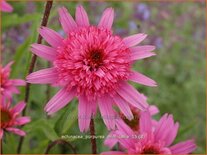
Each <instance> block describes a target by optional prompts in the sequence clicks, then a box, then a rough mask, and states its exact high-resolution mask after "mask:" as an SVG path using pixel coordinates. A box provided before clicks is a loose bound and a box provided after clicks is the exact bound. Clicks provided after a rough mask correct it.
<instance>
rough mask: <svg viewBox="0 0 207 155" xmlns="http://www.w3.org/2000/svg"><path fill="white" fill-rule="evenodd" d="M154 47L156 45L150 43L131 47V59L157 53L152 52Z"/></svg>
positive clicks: (138, 58)
mask: <svg viewBox="0 0 207 155" xmlns="http://www.w3.org/2000/svg"><path fill="white" fill-rule="evenodd" d="M154 49H155V46H150V45H146V46H136V47H131V48H130V51H131V54H130V55H131V56H130V57H131V61H134V60H140V59H144V58H148V57H151V56H154V55H156V54H155V53H153V52H151V51H153V50H154Z"/></svg>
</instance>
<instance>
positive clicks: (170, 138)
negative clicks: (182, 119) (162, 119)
mask: <svg viewBox="0 0 207 155" xmlns="http://www.w3.org/2000/svg"><path fill="white" fill-rule="evenodd" d="M178 128H179V123H175V125H174V127H173V128H171V131H170V134H169V136H168V137H167V138H166V140H165V145H166V146H169V145H171V144H172V142H173V141H174V140H175V137H176V135H177V132H178Z"/></svg>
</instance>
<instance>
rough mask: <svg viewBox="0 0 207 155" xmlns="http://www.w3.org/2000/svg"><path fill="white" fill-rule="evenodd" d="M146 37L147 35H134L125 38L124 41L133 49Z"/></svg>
mask: <svg viewBox="0 0 207 155" xmlns="http://www.w3.org/2000/svg"><path fill="white" fill-rule="evenodd" d="M146 37H147V35H146V34H143V33H138V34H134V35H131V36H129V37H126V38H124V39H123V41H124V43H125V44H126V45H127V46H128V47H132V46H135V45H137V44H139V43H140V42H141V41H143V40H144V39H145V38H146Z"/></svg>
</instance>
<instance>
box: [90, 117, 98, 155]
mask: <svg viewBox="0 0 207 155" xmlns="http://www.w3.org/2000/svg"><path fill="white" fill-rule="evenodd" d="M90 133H91V150H92V153H93V154H96V153H97V152H96V139H95V135H96V134H95V124H94V120H93V118H92V119H91V122H90Z"/></svg>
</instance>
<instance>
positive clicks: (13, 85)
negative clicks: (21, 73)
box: [0, 62, 25, 99]
mask: <svg viewBox="0 0 207 155" xmlns="http://www.w3.org/2000/svg"><path fill="white" fill-rule="evenodd" d="M12 64H13V62H10V63H8V64H7V65H6V66H5V67H2V66H0V76H1V77H0V78H1V95H2V96H4V98H7V99H11V97H12V94H18V93H19V90H18V89H17V86H24V85H25V81H24V80H21V79H9V76H10V72H11V65H12Z"/></svg>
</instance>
